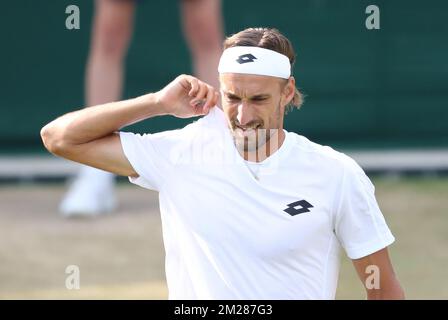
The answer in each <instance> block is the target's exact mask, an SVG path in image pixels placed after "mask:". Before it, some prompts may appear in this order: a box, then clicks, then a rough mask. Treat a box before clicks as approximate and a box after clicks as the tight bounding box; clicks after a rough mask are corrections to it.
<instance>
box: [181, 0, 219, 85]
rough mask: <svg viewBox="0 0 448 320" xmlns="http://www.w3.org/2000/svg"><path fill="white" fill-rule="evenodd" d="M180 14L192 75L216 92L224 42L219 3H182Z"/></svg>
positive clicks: (192, 0)
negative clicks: (189, 54) (191, 63)
mask: <svg viewBox="0 0 448 320" xmlns="http://www.w3.org/2000/svg"><path fill="white" fill-rule="evenodd" d="M181 12H182V22H183V31H184V35H185V38H186V40H187V42H188V45H189V47H190V52H191V55H192V61H193V67H194V71H195V75H196V76H197V77H198V78H200V79H201V80H203V81H205V82H207V83H209V84H210V85H212V86H214V87H215V88H219V80H218V70H217V69H218V63H219V58H220V56H221V52H222V41H223V38H224V35H223V32H224V31H223V28H224V27H223V19H222V16H221V1H220V0H183V1H182V2H181Z"/></svg>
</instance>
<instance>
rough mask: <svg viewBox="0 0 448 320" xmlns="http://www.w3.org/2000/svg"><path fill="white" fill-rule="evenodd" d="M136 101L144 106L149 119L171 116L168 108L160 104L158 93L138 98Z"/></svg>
mask: <svg viewBox="0 0 448 320" xmlns="http://www.w3.org/2000/svg"><path fill="white" fill-rule="evenodd" d="M136 100H137V101H139V102H141V103H142V104H143V106H144V108H145V110H146V111H147V116H148V117H156V116H164V115H168V114H169V112H168V110H166V107H165V106H164V105H163V104H162V103H161V102H160V99H159V98H158V96H157V93H148V94H145V95H142V96H140V97H137V98H136Z"/></svg>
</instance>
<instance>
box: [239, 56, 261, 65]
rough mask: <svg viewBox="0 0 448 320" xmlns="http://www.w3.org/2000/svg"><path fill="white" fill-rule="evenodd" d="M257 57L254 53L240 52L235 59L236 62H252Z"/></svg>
mask: <svg viewBox="0 0 448 320" xmlns="http://www.w3.org/2000/svg"><path fill="white" fill-rule="evenodd" d="M255 59H257V57H255V56H254V55H252V54H250V53H246V54H242V55H240V56H239V57H238V59H236V62H238V63H239V64H243V63H248V62H254V60H255Z"/></svg>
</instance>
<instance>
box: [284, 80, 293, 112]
mask: <svg viewBox="0 0 448 320" xmlns="http://www.w3.org/2000/svg"><path fill="white" fill-rule="evenodd" d="M295 92H296V79H294V77H289V79H288V81H287V82H286V84H285V86H284V87H283V95H282V96H283V97H282V100H283V101H282V105H283V106H287V105H288V104H290V103H291V101H292V99H294V94H295Z"/></svg>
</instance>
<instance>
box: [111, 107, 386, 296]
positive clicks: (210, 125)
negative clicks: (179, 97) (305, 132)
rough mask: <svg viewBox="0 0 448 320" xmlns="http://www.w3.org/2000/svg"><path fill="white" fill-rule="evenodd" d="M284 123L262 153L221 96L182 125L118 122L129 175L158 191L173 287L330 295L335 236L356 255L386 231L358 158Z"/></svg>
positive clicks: (193, 292) (194, 292)
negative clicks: (244, 143) (271, 148)
mask: <svg viewBox="0 0 448 320" xmlns="http://www.w3.org/2000/svg"><path fill="white" fill-rule="evenodd" d="M285 133H286V138H285V140H284V142H283V144H282V145H281V147H280V149H279V150H277V151H276V152H275V153H274V154H272V155H271V156H270V157H268V158H267V159H266V160H264V161H262V162H261V163H258V164H253V163H252V164H251V163H247V162H246V161H245V160H244V159H243V158H242V157H241V156H240V155H239V153H238V151H237V149H236V147H235V145H234V143H233V140H232V137H231V135H230V132H229V129H228V128H227V124H226V120H225V118H224V113H223V112H222V111H221V110H220V109H218V108H213V109H212V110H211V111H210V113H209V114H208V115H207V116H205V117H203V118H201V119H199V120H198V121H196V122H194V123H192V124H190V125H188V126H186V127H184V128H183V129H179V130H173V131H165V132H160V133H155V134H145V135H138V134H134V133H125V132H121V133H120V137H121V143H122V146H123V150H124V153H125V155H126V157H127V158H128V160H129V162H130V163H131V164H132V166H133V167H134V169H135V171H136V172H137V173H138V174H139V177H138V178H130V181H131V182H133V183H135V184H137V185H140V186H142V187H144V188H148V189H152V190H157V191H159V201H160V212H161V218H162V228H163V240H164V246H165V252H166V260H165V271H166V279H167V283H168V290H169V298H170V299H334V297H335V292H336V287H337V280H338V273H339V263H340V260H339V253H340V249H341V247H342V248H343V249H344V250H345V252H346V253H347V255H348V256H349V257H350V258H351V259H358V258H361V257H364V256H366V255H369V254H371V253H374V252H376V251H378V250H380V249H382V248H384V247H386V246H388V245H390V244H391V243H392V242H393V241H394V237H393V235H392V234H391V232H390V230H389V228H388V227H387V224H386V222H385V220H384V218H383V215H382V213H381V211H380V209H379V207H378V204H377V201H376V199H375V195H374V186H373V185H372V183H371V181H370V180H369V178H368V177H367V176H366V175H365V173H364V172H363V170H362V169H361V168H360V167H359V166H358V165H357V164H356V163H355V161H353V160H352V159H351V158H349V157H348V156H346V155H344V154H343V153H340V152H337V151H335V150H333V149H332V148H330V147H327V146H321V145H319V144H316V143H313V142H311V141H310V140H308V139H307V138H305V137H303V136H301V135H298V134H296V133H292V132H286V131H285Z"/></svg>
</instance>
